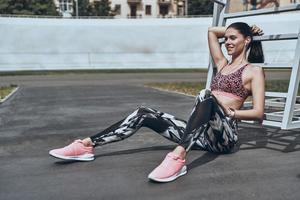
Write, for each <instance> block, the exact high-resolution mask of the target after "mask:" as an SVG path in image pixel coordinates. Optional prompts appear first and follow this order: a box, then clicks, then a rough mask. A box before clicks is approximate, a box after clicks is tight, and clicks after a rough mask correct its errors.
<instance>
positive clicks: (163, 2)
mask: <svg viewBox="0 0 300 200" xmlns="http://www.w3.org/2000/svg"><path fill="white" fill-rule="evenodd" d="M171 3H172V0H158V4H160V5H170V4H171Z"/></svg>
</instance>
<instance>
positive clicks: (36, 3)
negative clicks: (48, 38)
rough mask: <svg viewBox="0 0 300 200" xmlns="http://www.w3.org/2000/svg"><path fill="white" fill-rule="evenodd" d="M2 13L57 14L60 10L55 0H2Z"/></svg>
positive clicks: (0, 10) (0, 5)
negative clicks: (57, 8)
mask: <svg viewBox="0 0 300 200" xmlns="http://www.w3.org/2000/svg"><path fill="white" fill-rule="evenodd" d="M0 14H13V15H56V16H57V15H58V12H57V10H56V7H55V4H54V2H53V1H45V0H0Z"/></svg>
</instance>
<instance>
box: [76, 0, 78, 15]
mask: <svg viewBox="0 0 300 200" xmlns="http://www.w3.org/2000/svg"><path fill="white" fill-rule="evenodd" d="M75 2H76V18H78V0H75Z"/></svg>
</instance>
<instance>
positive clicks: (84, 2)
mask: <svg viewBox="0 0 300 200" xmlns="http://www.w3.org/2000/svg"><path fill="white" fill-rule="evenodd" d="M77 1H78V16H91V15H93V14H92V12H93V6H92V5H91V4H90V2H89V0H77ZM73 5H74V7H73V8H74V16H75V14H76V1H75V0H73Z"/></svg>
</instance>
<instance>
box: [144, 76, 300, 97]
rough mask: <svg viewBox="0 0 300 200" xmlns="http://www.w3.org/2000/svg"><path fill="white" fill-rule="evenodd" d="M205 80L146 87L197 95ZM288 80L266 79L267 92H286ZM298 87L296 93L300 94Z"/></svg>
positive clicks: (149, 84)
mask: <svg viewBox="0 0 300 200" xmlns="http://www.w3.org/2000/svg"><path fill="white" fill-rule="evenodd" d="M205 84H206V83H205V82H167V83H147V84H145V85H146V86H148V87H152V88H156V89H162V90H167V91H175V92H180V93H184V94H188V95H194V96H195V95H197V94H198V92H199V91H200V90H202V89H204V88H205ZM288 86H289V80H268V81H266V91H269V92H287V90H288ZM299 89H300V87H298V95H300V90H299Z"/></svg>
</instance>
